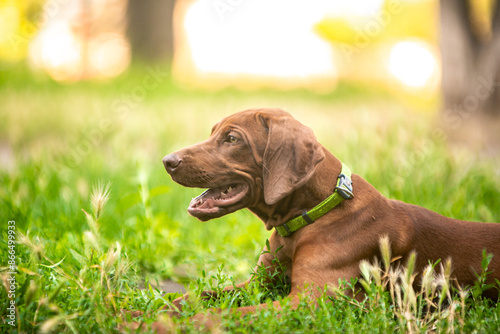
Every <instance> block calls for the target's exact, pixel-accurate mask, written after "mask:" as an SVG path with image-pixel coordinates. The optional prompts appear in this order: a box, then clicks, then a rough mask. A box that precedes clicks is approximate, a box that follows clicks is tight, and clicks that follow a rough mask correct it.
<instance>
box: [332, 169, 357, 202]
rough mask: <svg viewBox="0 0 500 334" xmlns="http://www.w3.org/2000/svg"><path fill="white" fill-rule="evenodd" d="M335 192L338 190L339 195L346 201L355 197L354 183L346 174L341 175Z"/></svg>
mask: <svg viewBox="0 0 500 334" xmlns="http://www.w3.org/2000/svg"><path fill="white" fill-rule="evenodd" d="M335 190H337V192H338V193H339V195H340V196H342V197H343V198H344V199H351V198H353V197H354V194H353V193H352V181H351V179H350V178H349V177H347V176H346V175H345V174H340V175H339V180H338V182H337V186H336V187H335Z"/></svg>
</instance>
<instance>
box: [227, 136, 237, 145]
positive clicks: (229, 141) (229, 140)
mask: <svg viewBox="0 0 500 334" xmlns="http://www.w3.org/2000/svg"><path fill="white" fill-rule="evenodd" d="M239 141H240V140H239V139H238V138H236V137H235V136H232V135H229V136H227V139H226V142H228V143H230V144H234V143H237V142H239Z"/></svg>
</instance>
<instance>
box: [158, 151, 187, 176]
mask: <svg viewBox="0 0 500 334" xmlns="http://www.w3.org/2000/svg"><path fill="white" fill-rule="evenodd" d="M162 161H163V165H164V166H165V169H166V170H167V172H168V173H169V174H172V173H173V172H175V169H176V168H177V167H179V165H180V164H181V162H182V160H181V159H180V158H179V157H178V156H177V154H175V153H172V154H169V155H166V156H165V157H164V158H163V160H162Z"/></svg>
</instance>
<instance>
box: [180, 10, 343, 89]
mask: <svg viewBox="0 0 500 334" xmlns="http://www.w3.org/2000/svg"><path fill="white" fill-rule="evenodd" d="M339 6H341V2H340V1H326V0H312V1H308V2H305V1H296V0H275V1H266V0H254V1H251V2H244V1H212V0H198V1H192V2H191V4H190V5H189V6H188V7H187V8H186V9H184V11H183V12H182V13H181V14H180V15H181V18H180V20H179V21H180V22H182V25H180V26H179V28H180V29H182V32H181V34H180V36H178V38H177V39H178V40H179V39H182V40H185V42H181V43H180V44H178V45H177V47H176V55H175V58H174V59H175V61H174V67H177V69H175V68H174V73H176V74H177V75H178V76H180V77H181V81H190V82H191V83H194V84H199V83H200V79H201V80H205V81H206V82H207V83H209V85H213V84H214V82H215V81H217V79H219V78H222V77H224V78H225V80H226V82H229V83H231V84H236V85H239V86H241V82H242V81H245V80H246V81H247V83H248V82H252V84H256V85H257V86H259V85H269V84H271V85H278V86H290V85H291V86H293V85H295V86H300V85H305V84H306V83H307V84H311V81H316V82H322V84H324V85H327V86H329V87H331V88H333V87H335V84H336V80H337V68H336V63H335V59H334V53H333V49H332V46H331V44H330V43H328V42H327V41H325V40H323V39H322V38H321V37H319V36H318V35H317V34H316V33H315V31H314V27H315V24H316V23H318V22H319V21H320V20H321V19H322V17H323V15H325V13H328V12H331V11H332V10H335V9H336V8H339ZM186 59H189V61H188V60H186ZM179 67H181V68H179ZM221 81H224V80H223V79H221ZM231 81H232V82H231ZM313 86H314V84H313Z"/></svg>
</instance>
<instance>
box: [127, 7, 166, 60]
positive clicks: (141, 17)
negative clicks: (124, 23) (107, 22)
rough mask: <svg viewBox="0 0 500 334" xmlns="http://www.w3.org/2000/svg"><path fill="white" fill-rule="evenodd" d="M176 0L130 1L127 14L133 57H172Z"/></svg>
mask: <svg viewBox="0 0 500 334" xmlns="http://www.w3.org/2000/svg"><path fill="white" fill-rule="evenodd" d="M174 3H175V0H128V8H127V16H128V20H129V22H128V29H127V34H128V36H129V40H130V44H131V46H132V57H133V58H134V59H142V60H171V59H172V53H173V25H172V21H173V11H174Z"/></svg>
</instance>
